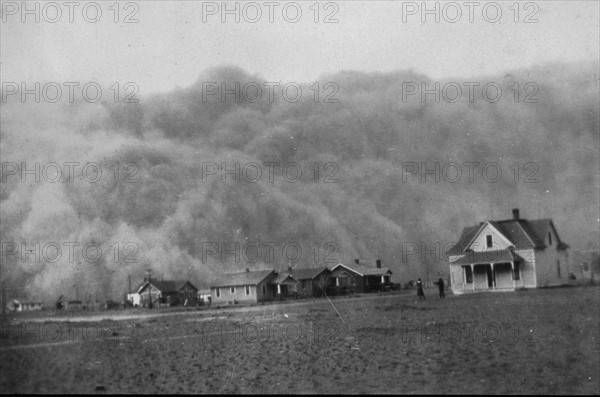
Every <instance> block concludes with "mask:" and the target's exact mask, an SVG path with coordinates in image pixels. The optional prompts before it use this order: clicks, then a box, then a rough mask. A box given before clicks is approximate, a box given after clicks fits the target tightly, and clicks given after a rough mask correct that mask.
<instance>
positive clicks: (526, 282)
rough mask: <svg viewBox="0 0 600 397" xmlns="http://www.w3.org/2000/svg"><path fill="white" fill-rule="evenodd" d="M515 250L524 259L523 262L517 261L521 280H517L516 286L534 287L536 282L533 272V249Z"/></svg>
mask: <svg viewBox="0 0 600 397" xmlns="http://www.w3.org/2000/svg"><path fill="white" fill-rule="evenodd" d="M515 252H516V253H517V255H519V256H520V257H521V258H523V260H524V262H521V263H519V267H520V268H521V280H520V281H519V280H517V282H516V284H517V285H516V286H517V288H518V287H524V288H535V287H536V286H537V284H536V273H535V253H534V251H533V249H524V250H516V251H515Z"/></svg>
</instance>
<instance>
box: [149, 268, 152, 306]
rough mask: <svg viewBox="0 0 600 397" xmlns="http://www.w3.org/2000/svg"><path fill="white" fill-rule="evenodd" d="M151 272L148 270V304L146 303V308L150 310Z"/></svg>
mask: <svg viewBox="0 0 600 397" xmlns="http://www.w3.org/2000/svg"><path fill="white" fill-rule="evenodd" d="M151 277H152V270H151V269H148V300H149V302H150V303H148V308H149V309H152V282H151V280H152V278H151Z"/></svg>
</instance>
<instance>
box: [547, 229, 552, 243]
mask: <svg viewBox="0 0 600 397" xmlns="http://www.w3.org/2000/svg"><path fill="white" fill-rule="evenodd" d="M548 245H552V233H550V232H548Z"/></svg>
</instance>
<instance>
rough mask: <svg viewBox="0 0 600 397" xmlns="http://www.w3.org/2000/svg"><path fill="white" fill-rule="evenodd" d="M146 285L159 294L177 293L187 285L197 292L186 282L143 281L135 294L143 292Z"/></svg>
mask: <svg viewBox="0 0 600 397" xmlns="http://www.w3.org/2000/svg"><path fill="white" fill-rule="evenodd" d="M148 284H152V288H154V289H157V290H158V291H160V292H163V293H164V292H179V290H181V288H183V286H185V285H186V284H189V285H190V286H191V287H192V288H193V289H195V290H198V288H196V286H195V285H194V284H192V283H190V282H189V281H187V280H155V279H150V281H144V282H143V283H142V285H140V286H139V288H138V289H137V293H138V294H139V293H141V292H143V291H144V290H145V289H146V288H147V287H148Z"/></svg>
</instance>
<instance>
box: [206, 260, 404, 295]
mask: <svg viewBox="0 0 600 397" xmlns="http://www.w3.org/2000/svg"><path fill="white" fill-rule="evenodd" d="M391 277H392V272H391V270H390V269H388V268H382V267H381V261H380V260H377V261H375V263H364V262H363V263H360V262H359V261H358V260H356V261H355V263H354V264H353V265H344V264H341V263H338V264H335V265H333V266H331V267H330V268H326V267H313V268H298V269H292V268H288V269H287V270H286V271H282V272H277V271H275V270H254V271H251V270H249V269H246V271H244V272H238V273H228V274H223V275H222V276H221V277H220V278H219V279H217V280H216V281H215V282H213V283H212V285H211V287H210V295H211V300H212V302H213V303H216V304H219V303H241V302H247V303H258V302H265V301H272V300H279V299H301V298H313V297H321V296H325V295H344V294H349V293H362V292H379V291H385V290H388V289H389V288H390V287H391V286H392V281H391Z"/></svg>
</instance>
